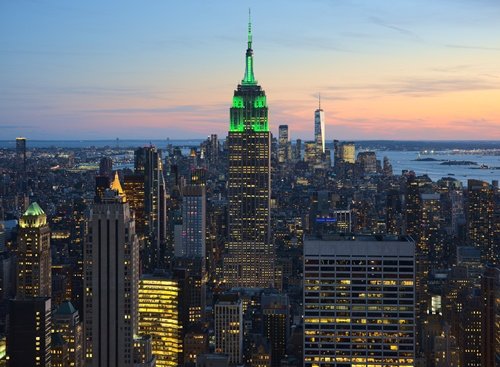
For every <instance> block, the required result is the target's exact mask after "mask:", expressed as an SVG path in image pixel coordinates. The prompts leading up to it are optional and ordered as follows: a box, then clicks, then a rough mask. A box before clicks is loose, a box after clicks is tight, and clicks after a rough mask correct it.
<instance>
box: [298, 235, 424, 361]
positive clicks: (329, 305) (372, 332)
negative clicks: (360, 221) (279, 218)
mask: <svg viewBox="0 0 500 367" xmlns="http://www.w3.org/2000/svg"><path fill="white" fill-rule="evenodd" d="M414 253H415V244H414V243H413V241H411V239H409V238H405V237H404V238H401V239H398V240H396V239H395V238H382V237H363V236H361V237H355V238H346V239H344V240H332V241H328V240H306V241H305V243H304V366H320V367H322V366H369V365H373V366H377V365H381V366H382V365H390V366H413V365H414V363H415V346H414V344H415V294H414V292H415V283H414V278H415V255H414Z"/></svg>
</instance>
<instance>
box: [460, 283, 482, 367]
mask: <svg viewBox="0 0 500 367" xmlns="http://www.w3.org/2000/svg"><path fill="white" fill-rule="evenodd" d="M461 293H462V294H460V295H459V297H458V300H457V302H458V303H459V304H460V308H461V312H460V318H459V332H458V340H459V347H460V351H461V356H460V361H461V363H462V365H463V366H467V367H482V366H483V364H482V363H481V362H482V361H481V352H482V350H483V343H484V340H483V331H482V328H483V327H484V325H483V315H482V313H483V300H482V297H481V290H480V289H479V288H472V289H465V290H463V291H462V292H461Z"/></svg>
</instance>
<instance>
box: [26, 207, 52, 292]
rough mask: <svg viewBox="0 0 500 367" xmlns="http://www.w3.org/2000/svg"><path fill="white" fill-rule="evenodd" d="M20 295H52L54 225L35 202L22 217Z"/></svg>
mask: <svg viewBox="0 0 500 367" xmlns="http://www.w3.org/2000/svg"><path fill="white" fill-rule="evenodd" d="M18 238H19V243H18V250H17V256H18V276H17V298H18V299H27V298H30V297H51V293H52V292H51V291H52V281H51V264H52V260H51V256H50V228H49V225H48V224H47V215H46V214H45V212H44V211H43V210H42V208H40V206H39V205H38V204H37V203H36V202H33V203H31V205H30V206H29V207H28V209H27V210H26V212H25V213H24V214H23V215H22V217H21V218H20V220H19V237H18Z"/></svg>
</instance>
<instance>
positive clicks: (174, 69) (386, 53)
mask: <svg viewBox="0 0 500 367" xmlns="http://www.w3.org/2000/svg"><path fill="white" fill-rule="evenodd" d="M249 7H251V8H252V18H253V30H254V51H255V72H256V77H257V79H258V80H259V82H260V84H261V85H262V86H263V88H264V89H265V90H266V92H267V95H268V103H269V107H270V121H271V126H272V127H273V130H276V129H277V126H278V125H279V124H283V123H287V124H289V126H290V130H291V134H292V137H302V138H309V137H312V130H313V112H314V109H315V108H316V104H317V102H316V97H315V96H316V95H317V93H318V92H321V94H322V96H323V108H324V109H325V114H326V119H327V137H328V138H332V139H333V138H340V139H370V138H373V139H381V138H387V139H405V138H415V139H424V138H436V139H443V138H444V139H445V138H450V139H460V138H467V137H469V138H477V139H488V138H498V139H500V111H499V110H498V101H499V100H500V43H499V40H500V21H499V19H500V1H497V0H495V1H493V0H434V1H430V0H413V1H409V0H398V1H389V0H385V1H382V0H363V1H361V0H352V1H340V0H337V1H237V2H236V1H175V2H174V1H167V0H148V1H71V2H70V1H62V0H60V1H53V0H47V1H36V0H32V1H26V0H3V1H2V2H0V139H13V138H15V137H16V136H18V135H25V136H27V137H29V138H32V139H54V138H56V139H95V138H103V139H105V138H115V137H120V138H144V139H148V138H166V137H170V138H186V137H187V138H191V137H204V136H206V135H207V134H209V133H211V132H216V133H218V134H220V135H222V136H224V135H225V133H226V132H227V128H228V124H229V118H228V108H229V106H230V102H231V96H232V91H233V90H234V88H235V87H236V85H237V83H238V82H239V81H240V80H241V78H242V76H243V71H244V51H245V47H246V44H245V42H246V39H245V38H246V21H247V12H248V8H249Z"/></svg>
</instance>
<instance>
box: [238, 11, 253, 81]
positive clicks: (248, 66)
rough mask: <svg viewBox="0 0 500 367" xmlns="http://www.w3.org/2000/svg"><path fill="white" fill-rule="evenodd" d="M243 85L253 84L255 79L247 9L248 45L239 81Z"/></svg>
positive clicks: (250, 27) (249, 17)
mask: <svg viewBox="0 0 500 367" xmlns="http://www.w3.org/2000/svg"><path fill="white" fill-rule="evenodd" d="M241 84H243V85H255V84H257V81H256V80H255V76H254V75H253V50H252V18H251V13H250V9H248V47H247V53H246V63H245V76H244V77H243V80H242V81H241Z"/></svg>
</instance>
